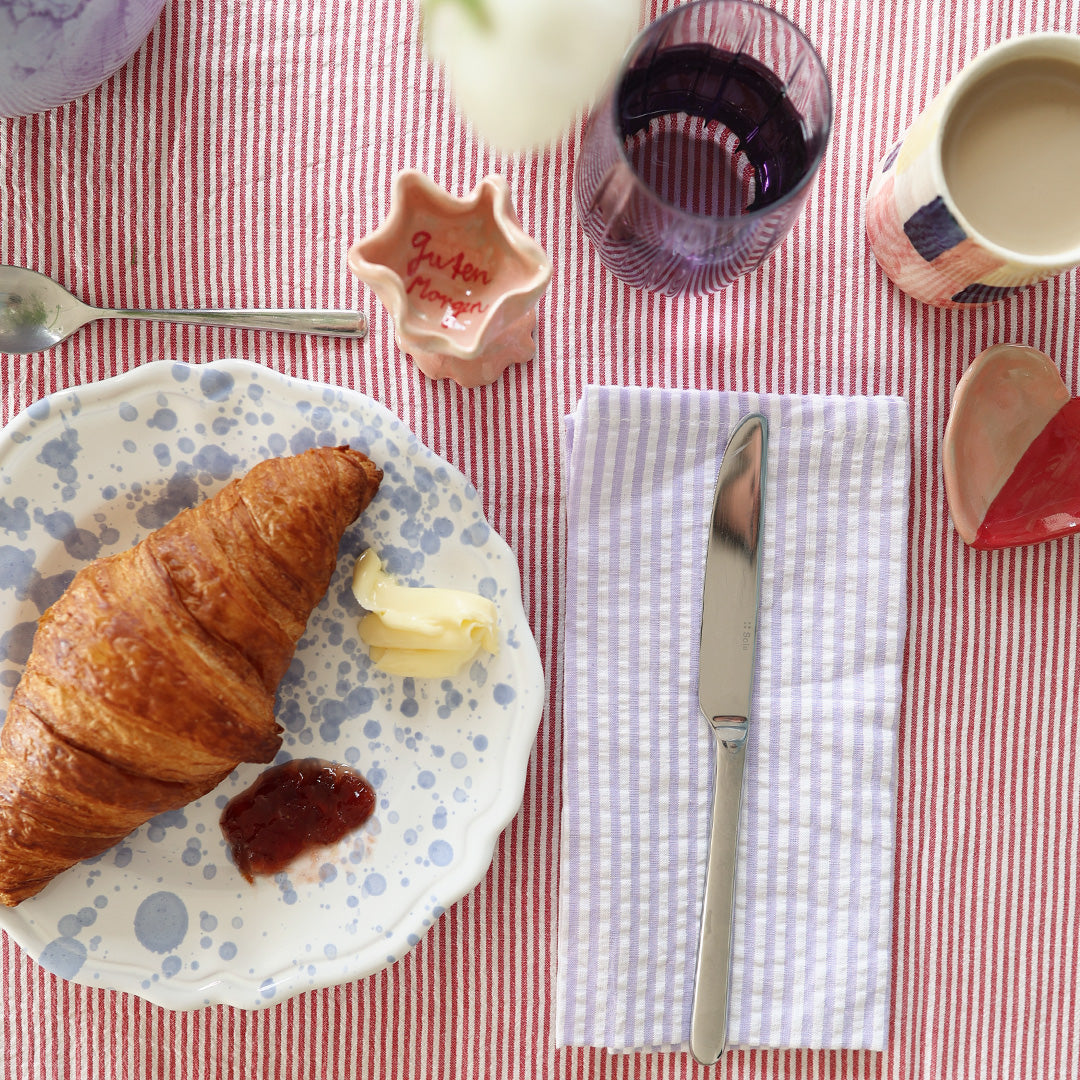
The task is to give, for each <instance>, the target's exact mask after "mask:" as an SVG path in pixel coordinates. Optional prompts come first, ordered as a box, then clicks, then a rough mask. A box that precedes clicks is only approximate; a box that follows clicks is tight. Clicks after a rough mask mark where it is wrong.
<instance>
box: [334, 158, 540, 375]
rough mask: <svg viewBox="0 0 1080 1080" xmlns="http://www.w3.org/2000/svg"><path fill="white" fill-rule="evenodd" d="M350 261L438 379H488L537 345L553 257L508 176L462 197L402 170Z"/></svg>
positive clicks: (404, 346) (406, 345) (408, 347)
mask: <svg viewBox="0 0 1080 1080" xmlns="http://www.w3.org/2000/svg"><path fill="white" fill-rule="evenodd" d="M349 267H350V269H351V270H352V272H353V273H354V274H355V275H356V276H357V277H358V278H359V279H360V280H361V281H363V282H364V283H365V284H367V285H368V286H369V287H370V288H371V290H372V291H373V292H374V293H375V295H376V296H377V297H378V298H379V300H380V301H381V302H382V304H383V306H384V307H385V308H386V310H387V311H388V312H389V313H390V315H391V316H392V317H393V320H394V327H395V333H396V337H397V343H398V346H399V347H400V349H401V350H402V352H407V353H408V354H409V355H410V356H412V358H413V360H414V361H415V362H416V365H417V367H419V368H420V370H421V371H422V372H424V374H425V375H427V376H429V377H430V378H432V379H446V378H449V379H453V380H454V381H455V382H457V383H459V384H460V385H461V386H482V385H483V384H485V383H490V382H494V380H495V379H497V378H498V377H499V376H500V375H501V374H502V373H503V372H504V371H505V370H506V369H507V368H508V367H509V366H510V365H511V364H522V363H525V362H526V361H528V360H531V359H532V358H533V356H534V355H535V353H536V342H535V339H534V336H533V335H534V331H535V329H536V302H537V301H538V300H539V298H540V297H541V295H542V294H543V293H544V291H545V290H546V289H547V287H548V283H549V282H550V280H551V259H550V258H548V256H547V253H546V252H545V251H544V250H543V248H541V247H540V245H539V244H537V243H536V241H534V240H533V239H532V238H531V237H530V236H529V235H528V234H527V233H525V232H524V231H523V230H522V228H521V225H520V223H519V222H518V218H517V214H516V213H515V211H514V206H513V203H512V202H511V201H510V189H509V187H508V186H507V183H506V181H505V180H504V179H503V178H502V177H501V176H486V177H484V179H483V180H481V181H480V183H479V184H477V186H476V187H475V188H473V190H472V192H471V193H470V194H469V195H468V197H466V198H464V199H458V198H455V197H454V196H452V195H449V194H447V193H446V192H445V191H443V190H442V188H440V187H438V186H437V185H436V184H435V183H433V182H432V181H431V180H429V179H428V177H426V176H425V175H424V174H423V173H420V172H416V171H414V170H411V169H406V170H405V171H403V172H400V173H398V175H397V176H396V177H395V178H394V186H393V190H392V191H391V195H390V214H389V216H388V217H387V219H386V220H385V221H384V222H383V223H382V225H380V226H379V227H378V228H377V229H376V230H375V231H374V232H373V233H370V234H369V235H368V236H365V237H364V238H363V239H361V240H358V241H356V243H354V244H353V246H352V247H351V248H350V249H349Z"/></svg>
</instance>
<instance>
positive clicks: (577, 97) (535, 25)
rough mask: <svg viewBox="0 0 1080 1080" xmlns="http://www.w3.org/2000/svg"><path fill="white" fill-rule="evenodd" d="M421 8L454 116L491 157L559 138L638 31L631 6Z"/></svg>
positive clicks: (517, 2)
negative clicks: (467, 124)
mask: <svg viewBox="0 0 1080 1080" xmlns="http://www.w3.org/2000/svg"><path fill="white" fill-rule="evenodd" d="M483 6H484V9H485V12H486V15H487V19H486V23H487V25H481V23H480V21H479V20H478V19H477V17H476V14H475V12H473V11H471V10H469V6H468V5H466V4H460V3H455V2H452V0H437V2H435V3H429V6H428V7H427V8H426V10H425V12H424V42H425V46H426V48H427V49H428V51H429V52H430V53H431V55H432V56H434V57H436V58H437V59H438V60H440V61H441V62H442V64H443V66H444V67H445V69H446V73H447V77H448V78H449V80H450V87H451V91H452V93H453V95H454V99H455V101H456V102H457V105H458V108H459V109H460V110H461V112H462V113H463V114H464V115H465V116H466V117H468V119H469V120H470V121H471V122H472V124H473V126H474V127H475V128H476V130H477V131H478V132H479V133H480V134H481V135H482V136H483V137H484V138H485V139H486V140H487V141H488V142H489V143H491V144H492V146H494V147H496V148H497V149H499V150H504V151H508V152H511V151H516V150H524V149H527V148H530V147H534V146H537V145H540V144H543V143H548V142H551V141H552V140H554V139H557V138H559V137H560V136H561V135H562V134H563V133H564V132H565V131H566V130H567V129H568V128H569V127H570V125H571V123H572V122H573V119H574V117H575V115H576V114H577V113H578V112H580V111H581V110H582V109H583V108H585V107H587V106H588V105H590V104H591V103H592V102H593V101H594V100H595V98H596V96H597V95H598V94H599V92H600V91H601V90H602V89H603V87H604V85H605V83H606V82H607V81H608V80H609V79H610V78H611V76H612V75H613V74H614V72H615V70H616V68H617V67H618V65H619V61H620V60H621V59H622V56H623V54H624V52H625V51H626V47H627V45H628V44H629V42H630V39H631V38H632V37H633V35H634V33H635V32H636V30H637V28H638V21H639V17H640V7H639V3H638V0H483Z"/></svg>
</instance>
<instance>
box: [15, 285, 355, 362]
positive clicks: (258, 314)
mask: <svg viewBox="0 0 1080 1080" xmlns="http://www.w3.org/2000/svg"><path fill="white" fill-rule="evenodd" d="M95 319H149V320H151V321H153V322H181V323H194V324H196V325H198V326H227V327H230V328H233V329H238V330H283V331H286V332H288V333H292V334H320V335H323V336H330V337H343V338H362V337H365V336H366V335H367V320H366V319H365V318H364V316H363V315H360V314H359V313H357V312H355V311H305V310H304V309H302V308H286V309H284V310H280V311H269V310H268V311H243V310H218V311H215V310H201V311H200V310H184V309H181V310H179V311H133V310H126V309H114V308H94V307H90V306H89V305H88V304H84V303H83V302H82V301H81V300H76V299H75V297H74V296H72V295H71V293H69V292H68V291H67V290H66V289H64V288H62V287H61V286H60V285H58V284H57V283H56V282H55V281H53V280H52V278H49V277H46V276H45V275H44V274H39V273H38V272H37V271H36V270H27V269H26V268H25V267H23V266H2V265H0V353H2V352H6V353H32V352H40V351H41V350H42V349H51V348H52V347H53V346H54V345H59V344H60V342H61V341H66V340H67V339H68V338H69V337H71V335H72V334H74V333H75V331H76V330H78V329H80V328H81V327H83V326H85V325H86V324H87V323H89V322H93V321H94V320H95Z"/></svg>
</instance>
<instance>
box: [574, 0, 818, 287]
mask: <svg viewBox="0 0 1080 1080" xmlns="http://www.w3.org/2000/svg"><path fill="white" fill-rule="evenodd" d="M831 127H832V90H831V88H830V86H829V78H828V75H827V74H826V72H825V67H824V65H823V64H822V62H821V58H820V57H819V56H818V54H817V52H816V51H815V50H814V48H813V46H812V45H811V44H810V42H809V41H808V40H807V39H806V36H805V35H804V34H803V33H802V31H801V30H799V29H798V27H796V26H795V25H794V24H793V23H791V22H790V21H788V20H787V19H786V18H784V16H782V15H780V14H779V13H777V12H775V11H773V10H772V9H771V8H767V7H763V6H761V5H760V4H756V3H751V2H749V0H696V2H694V3H688V4H683V5H681V6H679V7H676V8H674V9H673V10H671V11H669V12H668V13H667V14H666V15H664V16H662V17H661V18H659V19H657V20H656V21H655V22H654V23H652V24H651V25H649V26H647V27H646V28H645V29H644V30H643V31H642V33H641V34H640V35H639V36H638V37H637V39H636V40H635V41H634V42H633V44H632V45H631V46H630V49H629V51H628V52H627V54H626V57H625V59H624V60H623V63H622V67H621V68H620V70H619V73H618V75H617V77H616V79H615V83H614V87H613V89H612V91H611V92H610V93H609V95H608V96H607V98H606V99H605V100H604V101H603V102H602V103H601V104H600V105H599V106H598V107H597V108H596V109H595V110H594V111H593V112H592V114H591V116H590V118H589V123H588V125H587V127H586V130H585V136H584V138H583V140H582V144H581V150H580V153H579V156H578V160H577V165H576V168H575V171H574V198H575V205H576V208H577V213H578V218H579V220H580V221H581V225H582V228H583V229H584V230H585V235H586V236H588V237H589V239H590V241H591V242H592V244H593V246H594V247H595V248H596V251H597V254H598V255H599V257H600V261H601V262H602V263H603V264H604V265H605V266H606V267H607V268H608V269H609V270H610V271H611V272H612V273H613V274H615V276H616V277H618V278H620V279H621V280H622V281H624V282H626V283H627V284H628V285H632V286H635V287H637V288H641V289H649V290H652V291H654V292H658V293H662V294H664V295H667V296H677V295H679V294H683V293H697V294H700V293H709V292H715V291H716V290H717V289H720V288H723V287H724V286H725V285H728V284H730V283H731V282H732V281H734V280H735V279H736V278H738V277H740V276H741V275H743V274H746V273H749V272H750V271H752V270H756V269H757V268H758V267H759V266H760V265H761V264H762V263H763V262H764V261H765V259H767V258H768V256H769V255H770V254H771V253H772V252H773V250H774V249H775V248H776V247H777V245H778V244H779V243H780V242H781V240H783V239H784V237H785V236H786V235H787V234H788V232H789V231H790V230H791V227H792V225H793V224H794V222H795V218H796V217H797V216H798V215H799V213H800V212H801V211H802V208H803V206H804V204H805V202H806V197H807V195H808V194H809V191H810V185H811V182H812V180H813V178H814V175H815V173H816V172H817V169H818V166H819V165H820V164H821V159H822V156H823V155H824V153H825V147H826V144H827V143H828V141H829V132H830V129H831Z"/></svg>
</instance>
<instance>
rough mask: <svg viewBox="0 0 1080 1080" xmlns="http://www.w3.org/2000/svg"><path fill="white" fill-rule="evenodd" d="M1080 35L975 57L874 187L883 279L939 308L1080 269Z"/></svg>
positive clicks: (1000, 47)
mask: <svg viewBox="0 0 1080 1080" xmlns="http://www.w3.org/2000/svg"><path fill="white" fill-rule="evenodd" d="M1077 175H1080V36H1077V35H1074V34H1066V33H1054V32H1051V33H1038V34H1028V35H1024V36H1023V37H1017V38H1012V39H1010V40H1008V41H1004V42H1000V43H999V44H997V45H994V46H992V47H991V48H989V49H987V50H986V51H985V52H983V53H982V54H980V55H979V56H977V57H976V58H975V59H974V60H973V61H972V62H971V63H970V64H968V65H967V67H965V68H964V70H963V71H962V72H960V74H959V75H957V76H956V77H955V78H954V79H953V80H952V81H951V82H950V83H949V84H948V85H947V86H946V87H945V89H944V90H942V92H941V93H940V94H939V95H938V96H937V97H936V98H935V99H934V100H933V101H932V102H931V103H930V105H928V106H927V108H926V109H925V110H924V111H923V113H922V114H921V115H920V116H919V117H918V118H917V119H916V120H915V122H914V123H913V124H912V125H911V127H910V128H909V129H908V131H907V133H906V134H905V135H904V136H903V138H902V139H901V140H900V142H898V143H897V144H896V145H895V146H894V147H893V148H892V149H891V150H890V151H889V153H888V154H887V155H886V156H885V158H884V159H883V160H882V162H881V163H880V165H879V166H878V169H877V171H876V173H875V175H874V178H873V180H872V182H871V184H870V190H869V192H868V195H867V202H866V219H865V224H866V232H867V236H868V238H869V240H870V246H871V248H872V249H873V252H874V255H875V257H876V258H877V260H878V262H879V263H880V264H881V267H882V269H883V270H884V271H885V273H886V274H887V275H888V276H889V277H890V278H891V279H892V280H893V281H894V282H895V283H896V284H897V285H898V286H899V287H900V288H901V289H903V290H904V292H906V293H908V294H909V295H911V296H913V297H915V298H916V299H917V300H922V301H925V302H926V303H928V304H935V305H937V306H939V307H950V308H953V307H968V306H975V305H982V304H989V303H993V302H994V301H997V300H1002V299H1004V298H1006V297H1008V296H1011V295H1013V294H1014V293H1016V292H1019V291H1020V290H1021V289H1024V288H1026V287H1027V286H1029V285H1032V284H1034V283H1035V282H1038V281H1043V280H1045V279H1046V278H1049V277H1053V276H1054V275H1056V274H1060V273H1062V272H1064V271H1066V270H1069V269H1071V268H1073V267H1076V266H1080V195H1078V194H1077V187H1076V177H1077Z"/></svg>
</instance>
